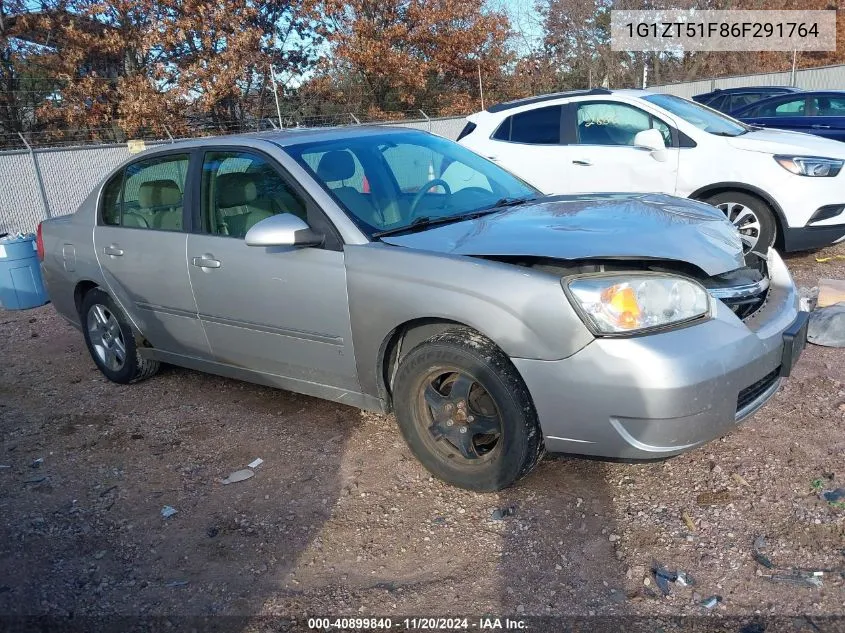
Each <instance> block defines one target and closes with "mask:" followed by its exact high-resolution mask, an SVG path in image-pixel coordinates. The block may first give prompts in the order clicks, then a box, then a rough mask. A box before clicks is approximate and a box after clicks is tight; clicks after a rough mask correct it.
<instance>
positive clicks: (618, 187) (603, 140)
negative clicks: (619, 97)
mask: <svg viewBox="0 0 845 633" xmlns="http://www.w3.org/2000/svg"><path fill="white" fill-rule="evenodd" d="M568 112H569V113H570V116H571V117H574V121H573V120H569V121H568V122H567V124H568V125H569V126H570V127H572V128H574V134H573V136H574V142H572V143H570V144H568V145H564V146H562V150H563V153H564V154H565V162H566V163H567V165H568V167H569V170H570V172H571V174H572V176H571V178H569V179H567V180H566V183H567V184H568V188H567V190H566V193H591V192H641V193H668V194H674V193H675V186H676V183H677V178H678V158H679V150H678V148H677V147H673V145H674V143H673V141H672V133H671V129H670V127H669V125H668V124H666V123H665V122H664V121H662V120H661V119H659V118H657V117H656V116H654V115H652V114H651V113H649V112H646V111H645V110H642V109H640V108H637V107H635V106H632V105H629V104H627V103H620V102H613V101H578V102H575V103H573V104H572V107H571V108H570V109H568ZM651 128H654V129H657V130H658V131H660V133H661V134H662V135H663V139H664V142H665V144H666V150H665V153H663V155H662V156H658V154H657V153H655V152H651V151H649V150H648V149H644V148H641V147H636V146H635V145H634V137H635V136H636V135H637V133H638V132H642V131H643V130H648V129H651Z"/></svg>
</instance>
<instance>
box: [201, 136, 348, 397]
mask: <svg viewBox="0 0 845 633" xmlns="http://www.w3.org/2000/svg"><path fill="white" fill-rule="evenodd" d="M276 213H292V214H294V215H297V216H299V217H301V218H302V219H303V220H305V221H306V222H308V223H309V225H311V226H312V227H313V228H314V229H315V230H317V231H318V232H324V231H323V230H321V229H323V228H325V227H324V226H320V224H319V220H318V219H317V218H316V215H317V214H321V212H320V211H319V210H318V209H316V208H315V207H313V206H312V205H311V204H310V203H306V201H305V197H304V196H303V195H302V194H301V193H300V192H299V191H298V190H297V189H296V188H295V187H294V186H292V185H291V183H290V181H289V180H288V179H287V177H286V176H283V175H282V173H281V171H280V168H279V167H278V166H277V165H276V164H275V163H274V162H273V161H272V159H271V158H269V157H267V156H264V155H263V154H259V153H253V152H243V151H223V150H221V151H206V152H205V155H204V158H203V165H202V181H201V186H200V200H199V218H200V226H199V227H197V228H196V230H195V231H194V233H192V234H191V235H190V236H189V237H188V248H187V253H188V269H189V271H190V278H191V283H192V285H193V289H194V294H195V296H196V300H197V306H198V309H199V316H200V319H201V320H202V322H203V324H204V326H205V331H206V334H207V335H208V340H209V343H210V344H211V350H212V353H213V355H214V358H215V360H217V361H218V362H220V363H224V364H226V365H230V366H235V367H240V368H244V369H247V370H251V371H258V372H261V373H262V374H265V375H271V376H277V377H281V378H283V379H286V380H282V381H279V384H280V386H289V387H290V388H291V389H294V390H296V391H301V392H303V393H318V392H319V390H316V389H315V387H316V386H318V385H330V386H332V387H335V388H337V389H342V390H349V391H355V392H357V391H360V389H359V387H358V380H357V372H356V368H355V359H354V355H353V351H352V330H351V325H350V320H349V305H348V300H347V295H346V268H345V265H344V257H343V252H342V250H341V249H340V244H339V241H338V240H337V238H334V237H333V236H332V235H328V236H327V240H326V243H325V245H324V246H322V247H312V248H297V247H269V248H265V247H253V246H247V245H246V243H245V241H244V236H245V235H246V233H247V231H249V229H250V228H251V227H252V226H254V225H255V224H256V223H258V222H260V221H261V220H263V219H265V218H267V217H270V216H271V215H273V214H276ZM323 221H324V222H325V220H323Z"/></svg>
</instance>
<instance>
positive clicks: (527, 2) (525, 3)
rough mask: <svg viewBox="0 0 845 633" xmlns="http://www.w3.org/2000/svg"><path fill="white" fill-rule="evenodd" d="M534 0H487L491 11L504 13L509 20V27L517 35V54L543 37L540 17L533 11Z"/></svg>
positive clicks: (526, 50) (523, 51)
mask: <svg viewBox="0 0 845 633" xmlns="http://www.w3.org/2000/svg"><path fill="white" fill-rule="evenodd" d="M535 4H536V0H488V1H487V6H489V7H490V8H491V9H496V10H499V11H504V12H505V13H507V14H508V16H509V17H510V20H511V27H512V28H513V30H514V31H515V32H516V33H517V34H518V36H517V37H516V38H515V40H516V41H515V43H514V44H515V46H516V47H517V52H519V53H525V52H528V50H530V48H531V47H532V45H533V44H536V43H537V42H538V41H539V40H540V39H541V38H542V36H543V30H542V26H541V24H540V16H539V14H538V13H537V11H536V9H535V6H534V5H535Z"/></svg>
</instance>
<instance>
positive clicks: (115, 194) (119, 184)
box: [100, 169, 123, 226]
mask: <svg viewBox="0 0 845 633" xmlns="http://www.w3.org/2000/svg"><path fill="white" fill-rule="evenodd" d="M122 188H123V170H122V169H121V170H120V171H119V172H118V173H116V174H115V175H114V176H112V179H111V180H109V181H108V182H107V183H106V186H105V187H103V199H102V202H101V203H100V215H101V217H102V218H103V224H108V225H110V226H119V225H120V191H121V189H122Z"/></svg>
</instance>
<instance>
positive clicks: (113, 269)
mask: <svg viewBox="0 0 845 633" xmlns="http://www.w3.org/2000/svg"><path fill="white" fill-rule="evenodd" d="M189 162H190V160H189V154H188V153H187V152H177V153H170V154H165V155H162V156H156V157H154V158H149V159H142V160H138V161H137V162H134V163H131V164H129V165H128V166H127V167H126V168H125V169H124V170H122V171H121V172H120V173H118V174H116V175H115V176H113V177H112V178H111V180H109V182H107V183H106V185H105V187H104V188H103V193H102V197H101V201H100V209H99V218H98V223H97V226H96V228H95V230H94V248H95V249H96V254H97V258H98V260H99V262H100V267H101V268H102V271H103V276H104V278H105V280H106V283H107V285H108V289H109V291H110V294H111V295H112V297H114V298H116V299H117V300H118V302H120V303H121V304H122V305H123V307H124V309H125V310H126V312H127V313H128V314H129V315H130V317H131V318H132V319H133V320H134V321H135V322H136V324H137V325H138V327H139V328H140V330H141V332H142V333H143V334H144V336H145V337H146V338H147V339H148V340H149V342H150V343H151V344H152V345H153V347H156V348H159V349H161V350H164V351H168V352H172V353H176V354H182V355H187V356H192V357H198V358H207V357H208V355H209V348H208V343H207V341H206V338H205V334H204V333H203V329H202V325H201V324H200V322H199V319H198V318H197V306H196V303H195V302H194V296H193V293H192V292H191V282H190V279H189V278H188V269H187V265H186V261H185V245H186V241H187V233H186V231H185V230H184V229H183V227H184V226H186V224H185V215H184V213H185V211H184V209H185V203H186V202H187V203H188V204H190V191H189V188H187V189H186V186H185V184H186V181H187V175H188V168H189Z"/></svg>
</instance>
